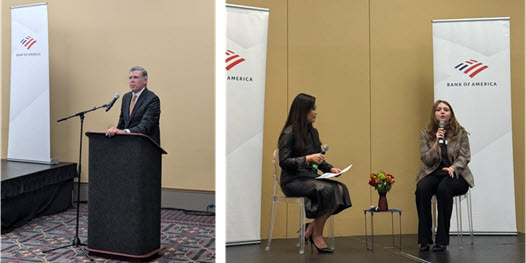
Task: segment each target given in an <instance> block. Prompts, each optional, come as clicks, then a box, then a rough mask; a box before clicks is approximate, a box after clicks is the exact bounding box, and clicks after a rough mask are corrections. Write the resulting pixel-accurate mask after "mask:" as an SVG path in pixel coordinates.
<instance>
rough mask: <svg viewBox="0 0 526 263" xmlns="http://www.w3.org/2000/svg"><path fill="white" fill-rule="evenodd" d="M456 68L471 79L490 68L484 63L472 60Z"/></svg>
mask: <svg viewBox="0 0 526 263" xmlns="http://www.w3.org/2000/svg"><path fill="white" fill-rule="evenodd" d="M455 68H456V69H458V70H459V71H462V72H464V74H466V75H469V77H470V78H473V77H475V76H476V75H477V74H479V73H480V72H482V71H483V70H485V69H487V68H488V66H487V65H484V63H482V62H478V61H476V60H474V59H470V60H466V61H464V62H462V63H460V64H458V65H457V66H456V67H455Z"/></svg>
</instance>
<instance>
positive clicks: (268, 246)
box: [265, 199, 276, 251]
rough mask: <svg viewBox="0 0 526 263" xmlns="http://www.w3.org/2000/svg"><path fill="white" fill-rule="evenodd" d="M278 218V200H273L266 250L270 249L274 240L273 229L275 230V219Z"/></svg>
mask: <svg viewBox="0 0 526 263" xmlns="http://www.w3.org/2000/svg"><path fill="white" fill-rule="evenodd" d="M275 219H276V200H274V199H273V200H272V214H271V218H270V223H269V227H268V240H267V247H265V250H266V251H269V250H270V243H271V242H272V231H273V230H274V220H275Z"/></svg>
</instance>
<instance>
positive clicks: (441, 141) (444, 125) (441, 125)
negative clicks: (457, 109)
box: [438, 121, 446, 144]
mask: <svg viewBox="0 0 526 263" xmlns="http://www.w3.org/2000/svg"><path fill="white" fill-rule="evenodd" d="M438 127H439V128H442V129H444V127H446V123H445V122H444V121H440V122H439V123H438ZM444 137H445V133H444ZM438 143H439V144H444V138H440V139H438Z"/></svg>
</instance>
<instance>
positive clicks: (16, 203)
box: [1, 159, 77, 234]
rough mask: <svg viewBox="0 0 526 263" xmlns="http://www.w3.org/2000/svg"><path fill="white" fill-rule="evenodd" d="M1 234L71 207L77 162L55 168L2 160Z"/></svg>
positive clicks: (53, 166)
mask: <svg viewBox="0 0 526 263" xmlns="http://www.w3.org/2000/svg"><path fill="white" fill-rule="evenodd" d="M1 164H2V165H1V172H2V173H1V174H2V234H5V233H8V232H10V231H11V230H13V229H15V228H17V227H19V226H22V225H24V224H25V223H27V222H28V221H30V220H31V219H33V218H35V217H39V216H43V215H50V214H54V213H58V212H62V211H65V210H66V209H68V208H71V207H72V205H71V196H72V191H73V178H75V177H76V176H77V164H76V163H63V162H61V163H59V164H56V165H46V164H33V163H22V162H12V161H7V160H5V159H2V162H1Z"/></svg>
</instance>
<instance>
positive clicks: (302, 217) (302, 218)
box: [299, 203, 305, 254]
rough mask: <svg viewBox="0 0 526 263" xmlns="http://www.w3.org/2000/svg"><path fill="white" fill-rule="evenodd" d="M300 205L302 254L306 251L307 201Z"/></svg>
mask: <svg viewBox="0 0 526 263" xmlns="http://www.w3.org/2000/svg"><path fill="white" fill-rule="evenodd" d="M299 207H300V254H303V253H305V203H302V204H301V205H299Z"/></svg>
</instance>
